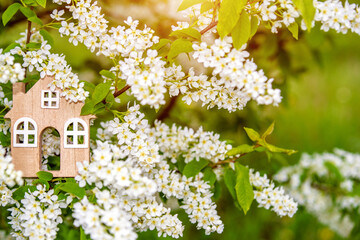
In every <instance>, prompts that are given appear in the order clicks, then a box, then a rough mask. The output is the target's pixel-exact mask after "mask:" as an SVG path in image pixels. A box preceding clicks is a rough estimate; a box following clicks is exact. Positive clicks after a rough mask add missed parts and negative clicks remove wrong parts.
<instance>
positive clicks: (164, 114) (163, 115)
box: [156, 96, 178, 121]
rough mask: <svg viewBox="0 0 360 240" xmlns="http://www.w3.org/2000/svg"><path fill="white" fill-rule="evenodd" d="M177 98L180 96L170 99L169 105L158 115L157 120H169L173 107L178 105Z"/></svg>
mask: <svg viewBox="0 0 360 240" xmlns="http://www.w3.org/2000/svg"><path fill="white" fill-rule="evenodd" d="M177 98H178V96H175V97H172V98H170V101H169V103H168V104H167V105H166V107H165V108H164V110H163V111H162V112H161V113H160V114H159V115H158V117H157V118H156V119H158V120H160V121H162V120H164V119H166V118H168V117H169V115H170V112H171V110H172V109H173V107H174V106H175V104H176V100H177Z"/></svg>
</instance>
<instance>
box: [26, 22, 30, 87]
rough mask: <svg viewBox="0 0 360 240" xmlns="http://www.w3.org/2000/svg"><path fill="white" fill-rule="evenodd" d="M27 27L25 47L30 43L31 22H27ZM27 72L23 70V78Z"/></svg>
mask: <svg viewBox="0 0 360 240" xmlns="http://www.w3.org/2000/svg"><path fill="white" fill-rule="evenodd" d="M27 22H28V25H27V35H26V45H27V44H28V43H29V42H30V38H31V22H30V21H29V20H28V21H27ZM27 70H28V68H27V67H26V68H25V78H26V76H27ZM26 84H27V83H25V86H26Z"/></svg>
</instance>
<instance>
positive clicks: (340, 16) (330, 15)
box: [314, 0, 360, 34]
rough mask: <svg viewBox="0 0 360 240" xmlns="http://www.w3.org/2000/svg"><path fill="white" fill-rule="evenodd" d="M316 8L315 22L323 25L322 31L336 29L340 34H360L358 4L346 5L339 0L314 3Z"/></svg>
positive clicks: (359, 9)
mask: <svg viewBox="0 0 360 240" xmlns="http://www.w3.org/2000/svg"><path fill="white" fill-rule="evenodd" d="M314 5H315V8H316V14H315V18H314V20H315V21H318V22H320V23H321V29H322V30H324V31H326V32H327V31H329V29H334V30H335V31H336V32H338V33H340V32H341V33H344V34H345V33H347V32H348V30H350V31H352V32H355V33H357V34H360V7H359V5H356V4H350V3H349V2H348V1H345V4H344V5H343V3H342V2H341V1H339V0H327V1H324V2H321V1H314Z"/></svg>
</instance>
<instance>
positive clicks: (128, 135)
mask: <svg viewBox="0 0 360 240" xmlns="http://www.w3.org/2000/svg"><path fill="white" fill-rule="evenodd" d="M139 108H140V106H139V105H135V106H133V107H130V108H129V110H128V113H127V114H126V115H125V116H123V122H120V120H119V118H115V119H114V120H111V121H108V122H105V123H101V125H102V127H103V128H104V129H103V130H101V131H99V133H101V134H98V137H104V138H105V139H106V138H107V139H111V138H113V137H114V136H116V138H115V139H113V140H114V142H115V143H116V144H117V146H118V149H116V150H117V151H116V152H115V154H117V155H118V159H121V158H126V159H127V161H129V162H133V163H135V164H136V165H140V167H142V168H143V170H144V171H149V170H150V169H152V168H153V167H154V166H155V164H156V163H158V162H159V161H160V155H159V153H158V151H159V146H158V145H157V144H156V143H155V137H151V136H149V134H148V133H149V132H150V126H149V123H148V121H147V120H145V119H143V118H144V116H145V115H144V114H143V113H141V112H139V111H138V110H139Z"/></svg>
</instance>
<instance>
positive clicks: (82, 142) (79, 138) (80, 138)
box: [77, 135, 85, 144]
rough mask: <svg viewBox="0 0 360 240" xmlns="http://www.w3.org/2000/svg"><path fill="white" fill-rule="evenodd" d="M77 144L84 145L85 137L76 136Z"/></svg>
mask: <svg viewBox="0 0 360 240" xmlns="http://www.w3.org/2000/svg"><path fill="white" fill-rule="evenodd" d="M77 139H78V144H84V143H85V136H84V135H78V136H77Z"/></svg>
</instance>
